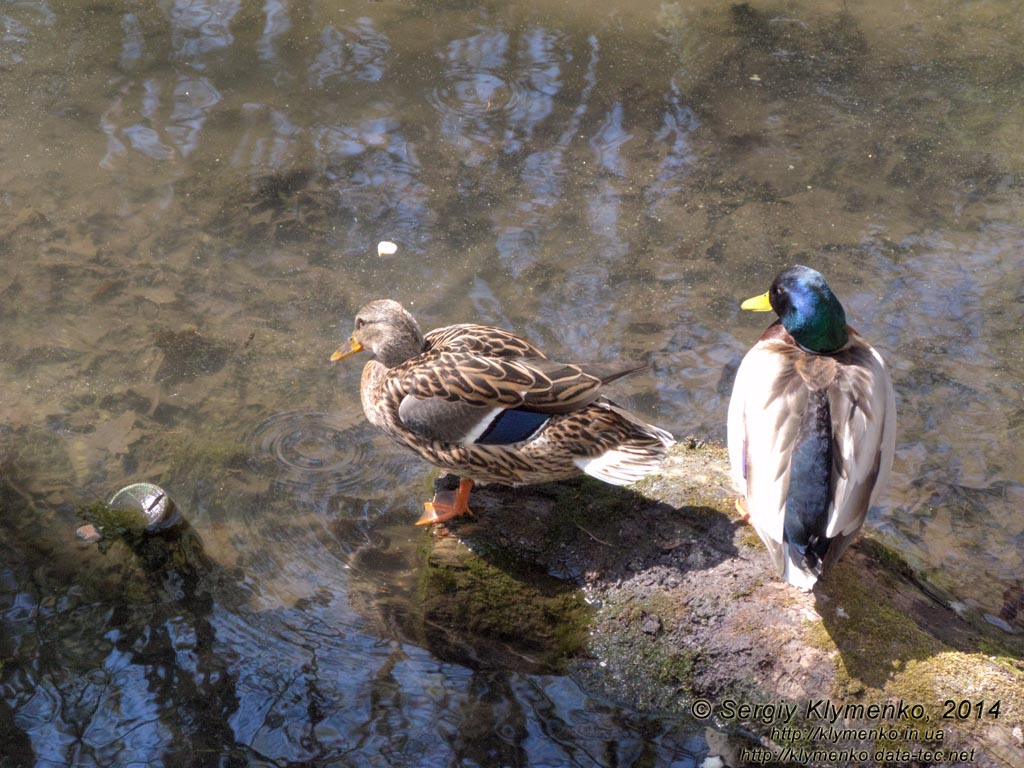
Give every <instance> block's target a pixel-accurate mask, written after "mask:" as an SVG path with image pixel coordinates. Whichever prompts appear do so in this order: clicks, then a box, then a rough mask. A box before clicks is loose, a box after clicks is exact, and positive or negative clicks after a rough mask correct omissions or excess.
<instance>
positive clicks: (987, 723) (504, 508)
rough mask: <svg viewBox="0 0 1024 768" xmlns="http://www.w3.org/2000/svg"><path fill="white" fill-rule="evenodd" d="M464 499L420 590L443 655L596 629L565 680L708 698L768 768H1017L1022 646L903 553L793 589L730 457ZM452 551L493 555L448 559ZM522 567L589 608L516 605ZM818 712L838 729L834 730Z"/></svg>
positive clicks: (854, 563) (671, 703)
mask: <svg viewBox="0 0 1024 768" xmlns="http://www.w3.org/2000/svg"><path fill="white" fill-rule="evenodd" d="M473 499H474V509H475V510H476V512H477V513H478V514H477V515H476V517H475V518H473V519H467V520H459V521H453V522H452V523H451V524H450V526H449V529H450V530H451V531H454V533H455V534H456V535H457V537H458V538H459V539H460V540H462V541H464V542H467V543H468V545H469V547H468V548H466V547H464V546H463V545H462V544H460V543H457V542H453V541H451V540H450V539H449V540H445V539H435V540H434V541H435V542H436V543H435V545H434V547H433V549H432V550H431V552H430V554H429V555H428V556H427V559H426V562H427V564H426V566H425V574H424V576H423V591H422V592H421V594H422V596H423V600H424V615H425V616H427V617H430V620H433V621H437V622H438V623H440V624H443V626H444V627H445V628H446V631H452V632H455V633H458V632H459V631H460V628H463V629H466V630H467V632H466V634H465V635H464V636H463V637H464V638H465V639H464V640H461V641H457V642H455V643H452V640H451V636H449V637H448V638H446V640H445V642H447V643H449V644H450V645H451V644H454V645H457V644H458V643H459V642H461V643H462V644H463V645H464V646H471V645H472V644H473V643H474V642H475V640H474V639H473V632H474V631H477V630H479V631H481V632H482V633H483V634H484V635H485V636H486V637H493V638H497V639H499V640H502V641H509V642H511V640H510V638H514V637H516V632H517V628H518V632H519V635H518V639H517V640H516V642H519V640H520V639H522V637H523V636H524V635H530V636H535V637H536V638H542V637H544V635H545V630H544V624H545V622H548V621H550V622H555V623H559V622H562V621H565V622H566V624H565V625H566V626H572V627H573V630H572V634H573V637H574V638H577V637H580V638H582V637H583V635H584V632H585V630H586V629H587V628H588V627H587V622H588V621H589V622H590V625H589V628H590V630H591V631H590V639H589V644H588V645H587V649H588V651H589V653H590V654H591V656H592V657H593V659H591V660H590V661H586V660H585V657H582V656H577V661H576V663H575V664H574V666H573V670H574V674H575V675H576V676H577V677H578V679H580V680H581V681H582V682H583V683H584V684H585V685H587V686H588V687H591V688H595V689H598V690H600V691H601V692H602V693H603V694H604V695H607V696H609V697H611V698H613V699H616V700H618V701H620V702H622V703H623V704H625V705H626V706H629V707H632V708H638V709H653V710H661V711H675V712H679V713H681V714H684V715H690V714H691V713H692V712H693V710H692V707H693V705H694V702H696V701H698V700H702V699H703V700H706V701H707V702H709V703H710V704H711V707H712V710H713V711H712V712H711V714H710V716H709V717H708V718H707V719H706V721H702V722H705V723H706V724H709V725H714V726H715V727H716V728H717V729H719V730H720V731H721V732H723V733H725V734H743V738H745V739H747V741H745V742H744V743H745V747H744V748H751V749H753V748H757V749H764V750H768V753H769V754H770V755H771V756H772V759H773V760H775V761H776V762H775V763H773V764H778V759H779V755H782V754H783V750H785V749H786V748H792V749H794V750H797V749H798V748H799V749H807V750H828V749H836V748H847V749H850V750H857V751H859V750H868V751H869V753H870V754H871V755H874V754H876V753H879V751H880V750H881V751H882V752H884V751H885V750H888V753H886V757H885V760H879V761H878V762H885V761H888V762H889V763H890V764H895V765H900V764H910V763H911V762H912V759H911V758H910V757H908V755H911V754H912V753H913V751H914V750H916V749H921V750H924V749H932V750H934V749H938V748H941V749H943V750H946V751H947V752H948V751H950V750H965V751H967V752H969V751H970V750H971V749H973V750H975V753H974V756H973V758H972V760H973V763H972V764H973V765H976V766H986V765H992V766H1003V765H1005V766H1011V765H1019V755H1020V754H1022V752H1021V750H1024V735H1022V732H1024V662H1022V661H1021V648H1020V645H1021V643H1020V642H1019V641H1020V638H1019V636H1013V635H1005V634H1003V633H999V632H998V631H997V630H995V629H994V628H986V627H979V626H977V625H972V624H970V623H968V622H966V621H964V620H963V619H961V618H960V617H959V616H958V615H957V614H956V613H954V612H953V611H952V610H950V609H949V608H948V607H946V606H945V605H944V604H941V603H939V602H936V601H935V600H934V599H932V598H931V597H930V596H929V594H928V593H927V592H925V591H924V590H923V589H922V588H921V586H920V585H919V584H918V583H917V582H916V581H915V579H914V575H913V573H912V571H911V569H910V568H909V567H908V566H907V565H906V563H904V562H903V561H902V559H901V558H900V557H899V556H898V554H896V553H893V552H891V551H890V550H888V549H886V548H885V547H884V546H883V545H881V544H880V543H878V542H876V541H873V540H872V539H870V538H866V537H862V538H861V539H860V541H859V542H857V543H856V544H855V545H854V546H853V547H852V548H851V549H850V550H849V551H848V553H847V554H846V555H845V556H844V558H843V559H842V560H841V561H840V562H839V564H838V565H837V567H836V568H835V569H834V571H833V572H832V573H831V574H830V576H829V578H827V579H825V580H824V581H823V582H821V583H819V585H818V586H817V587H816V589H815V591H814V592H813V593H810V594H807V593H804V592H801V591H799V590H796V589H794V588H793V587H790V586H789V585H788V584H786V583H785V582H783V581H782V580H780V579H779V577H778V576H777V575H776V574H775V573H774V571H773V570H772V569H770V568H769V565H768V558H767V556H766V555H765V553H764V549H763V547H762V546H761V545H760V543H759V541H758V540H757V538H756V534H754V533H753V532H752V529H751V528H750V526H749V525H747V524H746V523H745V522H743V521H742V520H740V519H739V517H738V515H737V514H736V511H735V508H734V505H733V501H734V496H733V494H732V492H731V489H730V487H729V481H728V471H727V456H726V454H725V451H724V449H723V448H722V447H721V446H715V445H706V444H703V443H702V442H700V441H698V440H692V439H691V440H687V441H683V443H682V444H680V445H678V446H676V447H675V448H674V449H673V450H672V451H671V452H670V454H669V457H668V459H667V461H666V462H665V464H664V466H663V468H662V471H660V472H659V473H657V474H656V475H654V476H652V477H650V478H648V479H647V480H645V481H644V482H643V483H640V484H638V485H636V486H633V487H632V488H629V489H621V488H613V487H611V486H606V485H603V484H601V483H598V482H595V481H592V480H590V479H589V478H583V479H580V480H577V481H569V482H566V483H555V484H551V485H550V486H537V487H527V488H516V489H501V488H490V487H485V488H480V489H478V490H476V491H474V497H473ZM455 549H458V550H459V551H460V552H461V551H462V550H465V552H467V553H468V552H469V549H472V550H473V551H474V552H480V553H484V554H485V556H486V557H485V559H480V560H475V559H473V558H472V556H471V555H468V554H467V555H462V554H460V555H459V556H458V557H457V558H454V559H451V558H450V557H449V555H448V554H446V553H448V552H451V551H454V550H455ZM467 557H468V558H470V559H468V560H467V559H465V558H467ZM512 564H515V566H514V568H512ZM523 569H526V570H530V571H531V572H536V571H541V572H547V573H550V574H555V575H557V576H559V577H560V578H562V579H566V580H568V581H570V582H573V583H575V584H577V585H579V586H581V587H582V588H583V590H584V592H585V593H586V595H587V599H588V602H590V603H592V604H594V605H595V606H597V607H596V611H594V612H593V614H587V613H586V612H583V611H582V610H581V612H580V613H575V612H572V611H569V612H567V613H565V612H563V611H564V606H559V607H554V608H551V609H545V610H537V611H535V612H534V613H533V614H532V615H531V616H530V617H528V618H527V617H526V616H523V615H521V614H520V611H521V610H523V609H522V608H521V606H522V605H524V604H527V603H530V602H533V601H534V600H535V598H534V597H533V595H532V594H531V593H529V592H525V593H524V592H521V591H519V590H521V584H520V580H519V577H518V576H517V575H516V574H517V573H518V572H521V571H522V570H523ZM563 616H571V617H572V618H571V619H563V618H562V617H563ZM427 624H429V621H428V622H425V625H427ZM428 644H429V643H428ZM431 647H435V646H434V645H431ZM518 647H520V648H522V647H523V646H522V645H519V646H518ZM563 647H564V646H563ZM526 652H530V651H526ZM961 701H967V702H970V703H971V706H972V710H971V712H972V713H973V714H977V713H976V712H975V709H974V708H973V707H974V704H975V703H976V702H978V701H983V702H986V704H984V705H983V706H982V713H981V717H980V718H979V717H974V716H972V717H968V718H963V719H961V718H960V717H959V715H958V713H957V710H956V707H957V706H962V705H960V702H961ZM996 701H998V702H1000V704H999V707H998V710H997V711H995V712H993V711H991V704H993V703H994V702H996ZM729 702H732V704H733V705H734V706H733V707H732V708H730V707H729V706H728V703H729ZM814 702H819V704H818V705H817V707H815V706H812V705H813V704H814ZM947 702H952V706H953V712H952V716H950V712H949V709H950V706H951V704H949V703H947ZM783 703H785V704H787V705H789V706H794V707H795V709H794V713H795V714H794V715H793V718H792V721H791V722H790V723H789V726H790V727H791V730H790V731H789V732H786V731H783V730H777V728H778V726H779V722H778V721H774V722H773V721H771V720H770V718H767V717H765V716H764V712H765V709H764V707H765V705H769V704H772V705H778V704H783ZM894 703H895V704H897V705H898V704H901V703H902V704H905V705H907V707H914V705H920V707H919V708H917V707H914V708H913V710H912V712H913V714H914V715H920V716H921V717H911V716H910V715H909V714H908V712H909V710H907V709H903V710H899V709H898V708H897V709H896V710H895V711H894V712H893V713H892V717H885V718H883V717H881V716H875V717H871V716H868V714H866V713H871V712H875V710H870V709H868V708H869V707H870V706H871V705H872V704H874V705H877V706H879V707H883V706H885V705H888V704H894ZM742 704H747V705H750V708H751V709H750V712H747V714H743V712H746V710H743V709H742V708H741V706H740V705H742ZM826 704H831V705H835V706H836V707H839V708H840V713H841V714H842V715H843V716H837V717H836V720H835V722H834V723H833V722H829V719H828V718H827V717H825V716H824V715H823V714H822V710H821V709H820V707H821V706H824V705H826ZM756 705H762V707H761V709H760V710H759V711H760V713H761V716H760V717H756V716H753V711H754V710H753V708H754V707H755V706H756ZM846 705H850V706H849V707H846ZM862 706H863V708H861V707H862ZM829 711H831V710H829ZM876 714H877V713H876ZM885 714H886V715H888V714H889V711H888V710H885ZM961 714H962V710H961ZM858 715H861V717H860V718H859V719H858V717H857V716H858ZM996 715H998V716H996ZM822 726H825V727H826V728H825V729H824V730H818V729H819V727H822ZM832 726H834V727H836V728H839V729H840V730H838V731H829V730H828V727H832ZM883 726H884V727H885V730H882V727H883ZM890 726H891V727H892V728H896V730H895V731H892V730H891V728H890ZM872 728H876V730H874V731H873V730H872ZM844 729H845V730H844ZM806 754H811V753H806ZM814 754H818V753H814ZM791 757H793V756H792V755H791ZM793 761H794V762H800V760H799V758H798V757H793ZM1014 761H1016V762H1014ZM782 762H783V763H784V762H785V760H783V761H782ZM804 762H806V761H804ZM812 762H813V760H812Z"/></svg>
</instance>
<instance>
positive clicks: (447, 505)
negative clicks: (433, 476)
mask: <svg viewBox="0 0 1024 768" xmlns="http://www.w3.org/2000/svg"><path fill="white" fill-rule="evenodd" d="M445 479H447V478H445ZM472 490H473V481H472V480H467V479H466V478H460V479H459V487H458V488H457V489H456V490H451V489H442V490H437V489H436V486H435V491H434V498H433V500H432V501H428V502H426V503H424V505H423V515H422V516H421V517H420V519H419V520H417V521H416V525H429V524H430V523H440V522H443V521H445V520H450V519H452V518H453V517H458V516H459V515H471V514H473V512H472V510H470V508H469V492H470V491H472Z"/></svg>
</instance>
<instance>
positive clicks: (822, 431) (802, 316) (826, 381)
mask: <svg viewBox="0 0 1024 768" xmlns="http://www.w3.org/2000/svg"><path fill="white" fill-rule="evenodd" d="M741 307H742V308H743V309H750V310H754V311H767V310H775V313H776V314H777V315H778V316H779V319H778V320H777V321H775V322H774V323H773V324H772V325H770V326H769V327H768V330H766V331H765V332H764V333H763V334H762V335H761V338H760V339H758V341H757V343H756V344H755V345H754V347H753V348H752V349H751V350H750V351H749V352H748V353H747V354H746V356H745V357H744V358H743V362H742V363H740V367H739V370H738V371H737V372H736V383H735V384H734V385H733V390H732V399H731V400H730V402H729V426H728V431H729V460H730V462H731V464H732V474H733V481H734V482H735V484H736V487H737V490H738V491H739V492H740V493H741V494H743V495H744V496H745V497H746V509H747V511H748V513H749V515H750V522H751V523H752V524H753V526H754V528H756V529H757V533H758V535H760V537H761V540H762V541H764V544H765V546H766V547H767V548H768V551H769V552H770V553H771V555H772V557H773V558H774V560H775V565H776V566H777V567H778V569H779V572H780V573H781V574H782V575H783V576H784V577H785V578H786V580H787V581H789V582H790V583H791V584H794V585H795V586H798V587H801V588H803V589H811V588H812V587H813V586H814V583H815V581H817V579H818V578H819V577H820V576H822V575H823V574H824V573H826V572H827V571H828V570H829V568H830V567H831V566H832V565H833V564H834V563H835V562H836V560H838V559H839V556H840V555H842V554H843V551H844V550H845V549H846V548H847V547H848V546H849V545H850V542H851V541H852V540H853V537H854V536H855V535H856V533H857V531H859V530H860V527H861V525H863V523H864V516H865V515H866V514H867V511H868V506H869V505H870V504H871V503H872V502H873V501H874V500H875V498H876V497H877V496H878V494H879V492H880V491H881V489H882V488H883V487H884V486H885V481H886V478H887V477H888V474H889V468H890V467H891V466H892V458H893V452H894V449H895V440H896V396H895V393H894V391H893V388H892V381H891V380H890V379H889V374H888V372H887V371H886V369H885V363H884V362H883V361H882V358H881V356H880V355H879V354H878V353H877V352H876V351H875V350H874V349H873V348H872V347H871V345H870V344H868V343H867V342H866V341H864V339H863V338H861V336H860V335H859V334H858V333H857V332H856V331H855V330H853V329H852V328H850V327H849V326H847V324H846V313H845V312H844V311H843V305H842V304H840V303H839V300H838V299H837V298H836V297H835V295H834V294H833V293H832V291H831V290H830V289H829V287H828V284H827V283H826V282H825V278H824V277H822V276H821V275H820V274H819V273H818V272H815V271H814V270H813V269H808V268H807V267H802V266H795V267H790V268H789V269H785V270H783V271H782V272H780V273H779V274H778V275H777V276H776V278H775V280H774V281H773V282H772V286H771V288H770V289H769V291H768V292H767V293H766V294H764V295H763V296H756V297H754V298H752V299H747V300H746V301H744V302H743V304H742V305H741ZM742 501H743V500H742V499H741V500H740V502H738V503H737V506H742Z"/></svg>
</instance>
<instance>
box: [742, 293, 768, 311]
mask: <svg viewBox="0 0 1024 768" xmlns="http://www.w3.org/2000/svg"><path fill="white" fill-rule="evenodd" d="M740 309H749V310H750V311H751V312H770V311H771V309H772V303H771V302H770V301H769V300H768V291H765V292H764V293H762V294H761V295H760V296H752V297H750V298H749V299H747V300H746V301H744V302H743V303H742V304H740Z"/></svg>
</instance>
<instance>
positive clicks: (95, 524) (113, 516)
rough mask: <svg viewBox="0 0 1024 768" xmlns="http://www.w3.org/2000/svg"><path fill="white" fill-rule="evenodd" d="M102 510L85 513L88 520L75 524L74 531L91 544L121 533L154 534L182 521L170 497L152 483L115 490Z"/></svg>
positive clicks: (123, 534) (121, 534) (120, 535)
mask: <svg viewBox="0 0 1024 768" xmlns="http://www.w3.org/2000/svg"><path fill="white" fill-rule="evenodd" d="M99 506H100V507H101V508H102V511H100V512H97V513H95V515H89V516H87V519H90V520H91V522H89V523H86V524H85V525H82V526H79V528H78V529H77V530H76V531H75V534H76V535H77V536H78V538H79V539H82V540H83V541H86V542H89V543H93V542H97V541H101V540H103V539H111V538H114V539H117V538H120V537H122V536H125V535H130V534H139V533H156V532H159V531H163V530H166V529H169V528H171V527H173V526H175V525H177V524H178V523H180V522H181V521H182V517H181V514H180V513H179V512H178V506H177V505H176V504H175V503H174V499H172V498H171V497H170V495H169V494H168V493H167V491H165V490H164V489H163V488H161V487H160V486H159V485H154V484H153V483H132V484H131V485H126V486H125V487H124V488H122V489H121V490H119V491H118V492H117V493H115V494H114V495H113V496H112V497H111V498H110V501H108V502H107V504H106V505H105V507H104V505H99Z"/></svg>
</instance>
